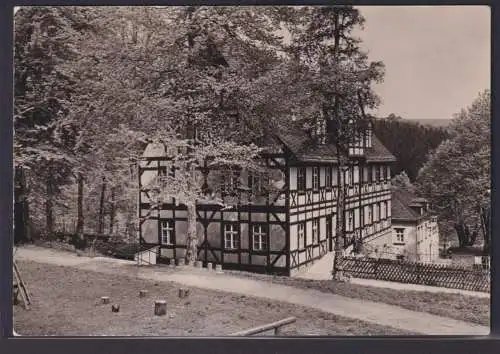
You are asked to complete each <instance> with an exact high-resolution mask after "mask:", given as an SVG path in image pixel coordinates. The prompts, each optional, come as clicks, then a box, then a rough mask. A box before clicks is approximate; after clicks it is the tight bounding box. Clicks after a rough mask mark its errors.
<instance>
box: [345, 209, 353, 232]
mask: <svg viewBox="0 0 500 354" xmlns="http://www.w3.org/2000/svg"><path fill="white" fill-rule="evenodd" d="M346 228H347V231H353V230H354V211H352V210H348V211H347V227H346Z"/></svg>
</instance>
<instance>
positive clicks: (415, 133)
mask: <svg viewBox="0 0 500 354" xmlns="http://www.w3.org/2000/svg"><path fill="white" fill-rule="evenodd" d="M374 132H375V134H376V135H377V137H378V138H379V139H380V141H381V142H382V144H384V146H385V147H387V149H388V150H389V151H390V152H391V153H392V154H393V155H394V156H395V157H396V159H397V161H396V162H395V163H394V164H393V166H392V174H393V176H394V175H397V174H399V173H401V172H402V171H404V172H406V174H407V175H408V177H409V178H410V180H411V181H415V179H416V178H417V175H418V171H419V170H420V168H421V167H422V166H423V165H424V163H425V162H426V161H427V158H428V155H429V154H430V153H432V152H433V151H434V150H435V149H436V148H437V147H438V146H439V144H441V142H443V141H444V140H446V139H447V138H448V136H449V134H448V131H447V130H446V129H444V128H437V127H430V126H424V125H422V124H419V123H416V122H410V121H407V120H405V119H403V118H401V117H396V116H394V115H390V116H389V117H387V118H381V119H376V120H375V124H374Z"/></svg>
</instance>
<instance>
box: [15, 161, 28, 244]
mask: <svg viewBox="0 0 500 354" xmlns="http://www.w3.org/2000/svg"><path fill="white" fill-rule="evenodd" d="M14 186H15V188H14V198H15V199H14V200H15V204H14V243H15V244H17V243H23V242H26V241H28V240H29V239H30V238H31V237H30V232H29V226H30V225H29V207H28V196H27V188H26V174H25V172H24V169H23V168H22V167H19V166H18V167H16V168H15V171H14Z"/></svg>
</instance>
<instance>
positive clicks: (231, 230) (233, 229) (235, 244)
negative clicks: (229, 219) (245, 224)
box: [224, 223, 239, 250]
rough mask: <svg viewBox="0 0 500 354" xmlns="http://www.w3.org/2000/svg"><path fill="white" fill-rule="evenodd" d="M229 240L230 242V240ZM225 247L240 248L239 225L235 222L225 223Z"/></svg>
mask: <svg viewBox="0 0 500 354" xmlns="http://www.w3.org/2000/svg"><path fill="white" fill-rule="evenodd" d="M228 241H229V242H228ZM224 248H225V249H231V250H235V249H238V248H239V226H238V224H235V223H227V224H224Z"/></svg>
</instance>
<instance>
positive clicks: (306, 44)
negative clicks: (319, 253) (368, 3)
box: [288, 6, 384, 279]
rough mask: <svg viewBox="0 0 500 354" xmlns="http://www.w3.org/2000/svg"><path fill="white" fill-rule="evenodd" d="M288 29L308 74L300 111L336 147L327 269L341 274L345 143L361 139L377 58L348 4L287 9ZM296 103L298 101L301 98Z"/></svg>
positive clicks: (379, 67) (374, 100)
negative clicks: (320, 124) (320, 125)
mask: <svg viewBox="0 0 500 354" xmlns="http://www.w3.org/2000/svg"><path fill="white" fill-rule="evenodd" d="M288 18H289V19H290V21H289V22H288V23H289V26H288V29H289V31H290V33H291V34H292V41H291V44H290V46H289V53H290V54H291V56H292V57H293V58H294V59H295V61H297V62H299V63H300V64H299V65H297V69H298V74H299V75H297V76H300V74H301V71H302V77H301V78H302V79H303V78H304V77H305V75H304V74H303V73H304V72H307V73H308V76H309V77H310V81H308V82H306V89H305V91H306V92H307V93H308V95H306V97H307V100H308V101H309V102H307V103H309V104H306V105H308V106H309V107H311V106H312V107H314V109H312V110H310V111H309V112H310V113H311V114H309V115H308V114H305V113H306V112H304V110H303V111H302V112H301V114H300V115H301V116H302V119H305V120H309V121H310V122H312V124H315V122H316V121H318V120H320V119H325V120H326V132H327V137H328V140H329V141H330V142H331V143H334V144H335V146H336V148H337V157H338V162H339V171H341V172H340V176H339V177H340V178H339V194H338V200H337V218H336V221H337V227H336V230H337V235H336V237H335V258H334V264H333V274H334V277H335V278H337V279H342V278H343V275H342V270H341V263H342V255H343V248H344V239H345V220H344V219H345V172H344V170H345V168H346V167H347V163H348V149H349V146H350V145H351V144H352V143H353V142H354V141H356V140H357V139H359V138H361V137H362V136H363V135H362V134H364V131H365V129H366V124H367V123H368V120H369V117H368V115H367V114H366V111H367V110H368V109H370V108H374V107H376V106H377V104H378V103H379V99H378V97H377V95H376V94H375V93H374V91H373V89H372V84H373V83H375V82H380V81H381V80H382V79H383V75H384V66H383V64H382V63H381V62H370V61H368V56H367V54H366V53H365V52H363V51H362V50H361V49H360V47H359V44H360V42H361V41H360V39H359V38H356V37H355V36H354V35H353V31H354V30H356V29H358V28H362V27H363V24H364V18H363V16H362V15H361V13H360V11H359V10H358V9H355V8H353V7H352V6H318V7H303V8H299V9H295V10H293V9H292V10H290V12H289V13H288ZM301 103H302V104H303V103H304V102H301Z"/></svg>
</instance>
